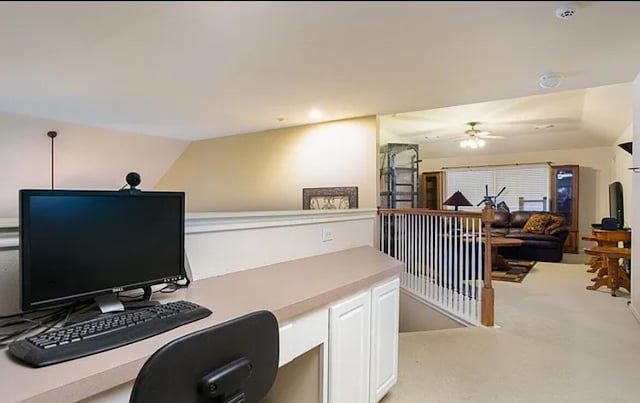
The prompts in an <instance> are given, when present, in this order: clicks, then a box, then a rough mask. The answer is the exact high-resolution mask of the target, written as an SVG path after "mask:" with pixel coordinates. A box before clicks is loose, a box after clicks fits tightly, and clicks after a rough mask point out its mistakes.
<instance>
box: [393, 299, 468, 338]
mask: <svg viewBox="0 0 640 403" xmlns="http://www.w3.org/2000/svg"><path fill="white" fill-rule="evenodd" d="M461 327H464V326H463V325H461V324H460V323H458V322H456V321H455V320H453V319H451V318H450V317H448V316H446V315H444V314H442V313H440V312H438V311H436V310H435V309H433V308H431V307H429V306H428V305H426V304H424V303H423V302H421V301H419V300H418V298H416V297H414V296H412V295H411V294H410V293H409V292H405V291H403V290H401V291H400V332H401V333H404V332H423V331H427V330H442V329H457V328H461Z"/></svg>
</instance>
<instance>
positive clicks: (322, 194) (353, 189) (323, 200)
mask: <svg viewBox="0 0 640 403" xmlns="http://www.w3.org/2000/svg"><path fill="white" fill-rule="evenodd" d="M351 208H358V187H357V186H349V187H326V188H303V189H302V209H303V210H343V209H351Z"/></svg>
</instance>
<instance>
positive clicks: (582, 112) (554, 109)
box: [380, 83, 633, 158]
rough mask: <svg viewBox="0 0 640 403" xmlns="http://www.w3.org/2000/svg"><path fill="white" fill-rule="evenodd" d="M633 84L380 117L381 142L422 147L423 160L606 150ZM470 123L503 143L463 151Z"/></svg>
mask: <svg viewBox="0 0 640 403" xmlns="http://www.w3.org/2000/svg"><path fill="white" fill-rule="evenodd" d="M632 101H633V84H632V83H623V84H614V85H609V86H602V87H596V88H589V89H582V90H572V91H564V92H556V93H552V94H544V95H533V96H529V97H522V98H515V99H506V100H500V101H491V102H481V103H476V104H469V105H461V106H452V107H447V108H439V109H431V110H426V111H418V112H410V113H398V114H392V115H384V116H381V117H380V143H381V144H385V143H389V142H391V143H393V142H397V143H414V144H421V145H423V146H422V147H421V148H420V155H421V157H423V158H441V157H452V156H462V155H467V154H471V155H478V154H484V155H486V154H503V153H515V152H527V151H542V150H556V149H566V148H581V147H598V146H608V145H612V144H614V143H615V141H616V140H617V139H618V138H620V136H621V135H622V134H623V132H624V131H625V130H626V129H627V128H628V127H629V126H630V125H631V122H632ZM469 121H477V122H480V123H479V124H478V125H477V126H476V128H477V129H479V130H487V131H490V132H491V134H492V135H496V136H502V137H504V139H495V140H493V139H487V140H486V145H485V147H484V148H482V149H475V150H469V149H462V148H461V147H460V144H459V141H460V139H461V138H466V135H465V130H468V129H469V128H470V126H469V125H468V124H467V123H468V122H469Z"/></svg>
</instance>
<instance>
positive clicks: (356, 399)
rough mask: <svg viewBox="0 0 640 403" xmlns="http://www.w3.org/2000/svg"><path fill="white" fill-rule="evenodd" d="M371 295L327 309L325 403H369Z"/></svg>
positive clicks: (355, 297) (366, 294)
mask: <svg viewBox="0 0 640 403" xmlns="http://www.w3.org/2000/svg"><path fill="white" fill-rule="evenodd" d="M370 334H371V292H370V291H369V290H367V291H366V292H363V293H360V294H357V295H356V296H354V297H353V298H349V299H347V300H344V301H342V302H339V303H337V304H336V305H334V306H332V307H331V312H330V317H329V402H331V403H340V402H345V403H365V402H368V401H369V354H370V336H371V335H370Z"/></svg>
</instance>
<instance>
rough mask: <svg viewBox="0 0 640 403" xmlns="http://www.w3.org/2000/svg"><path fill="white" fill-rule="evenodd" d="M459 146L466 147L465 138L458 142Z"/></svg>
mask: <svg viewBox="0 0 640 403" xmlns="http://www.w3.org/2000/svg"><path fill="white" fill-rule="evenodd" d="M460 147H462V148H467V147H468V145H467V140H462V141H461V142H460Z"/></svg>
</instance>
